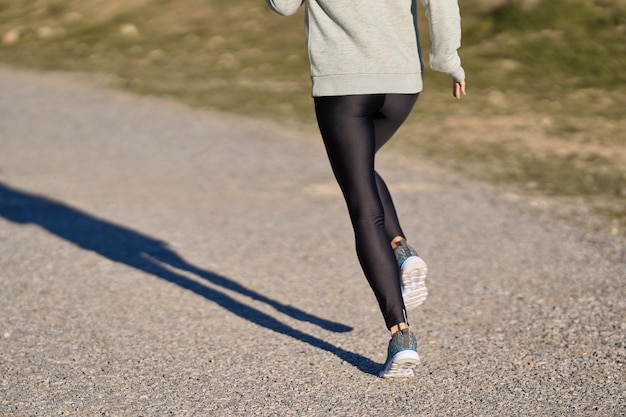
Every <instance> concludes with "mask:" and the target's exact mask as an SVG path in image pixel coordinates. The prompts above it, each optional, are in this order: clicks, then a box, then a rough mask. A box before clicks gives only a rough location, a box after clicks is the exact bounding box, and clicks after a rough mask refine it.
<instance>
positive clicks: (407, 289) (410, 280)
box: [400, 256, 428, 310]
mask: <svg viewBox="0 0 626 417" xmlns="http://www.w3.org/2000/svg"><path fill="white" fill-rule="evenodd" d="M400 273H401V276H402V298H403V299H404V306H405V307H406V309H407V310H412V309H414V308H415V307H417V306H419V305H421V304H422V303H423V302H424V301H426V298H427V297H428V290H427V289H426V275H427V274H428V267H427V266H426V262H424V260H423V259H422V258H420V257H419V256H410V257H409V258H407V260H406V261H404V263H403V264H402V266H401V267H400Z"/></svg>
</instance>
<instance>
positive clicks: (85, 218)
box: [0, 182, 379, 374]
mask: <svg viewBox="0 0 626 417" xmlns="http://www.w3.org/2000/svg"><path fill="white" fill-rule="evenodd" d="M0 216H1V217H3V218H5V219H6V220H8V221H11V222H13V223H17V224H35V225H38V226H40V227H41V228H43V229H45V230H47V231H48V232H50V233H52V234H53V235H55V236H58V237H60V238H62V239H65V240H67V241H68V242H71V243H73V244H74V245H76V246H78V247H80V248H82V249H86V250H90V251H93V252H95V253H98V254H100V255H101V256H103V257H105V258H107V259H110V260H112V261H115V262H119V263H122V264H125V265H128V266H131V267H133V268H136V269H138V270H140V271H143V272H145V273H147V274H151V275H153V276H155V277H158V278H161V279H164V280H166V281H169V282H171V283H174V284H176V285H179V286H180V287H182V288H184V289H186V290H189V291H193V292H194V293H196V294H198V295H201V296H203V297H205V298H206V299H208V300H210V301H213V302H215V303H217V304H219V305H220V306H221V307H223V308H224V309H226V310H228V311H230V312H231V313H233V314H236V315H237V316H239V317H241V318H243V319H246V320H248V321H250V322H252V323H255V324H256V325H258V326H261V327H264V328H266V329H269V330H272V331H274V332H277V333H280V334H283V335H286V336H289V337H292V338H294V339H296V340H299V341H301V342H304V343H308V344H309V345H311V346H314V347H316V348H319V349H322V350H324V351H327V352H330V353H332V354H334V355H336V356H337V357H339V358H340V359H342V360H344V361H346V362H347V363H349V364H351V365H353V366H355V367H356V368H358V369H359V370H361V371H363V372H365V373H369V374H375V373H376V371H377V370H378V367H379V365H378V364H377V363H375V362H373V361H371V360H370V359H368V358H365V357H363V356H361V355H359V354H356V353H353V352H349V351H347V350H344V349H341V348H339V347H336V346H334V345H332V344H330V343H328V342H326V341H324V340H322V339H319V338H317V337H314V336H311V335H309V334H306V333H304V332H302V331H300V330H297V329H294V328H292V327H290V326H288V325H286V324H284V323H281V322H280V321H279V320H277V319H275V318H274V317H272V316H270V315H268V314H266V313H263V312H262V311H259V310H257V309H255V308H253V307H250V306H248V305H245V304H243V303H241V302H239V301H237V300H235V299H233V298H232V297H230V296H228V295H227V294H225V293H223V292H220V291H217V290H215V289H212V288H209V287H206V286H204V285H202V284H201V283H200V282H197V281H194V280H191V279H189V278H187V277H185V276H184V275H182V274H180V273H177V272H176V271H174V269H176V270H179V271H184V272H188V273H192V274H195V275H197V276H198V277H201V278H202V279H204V280H206V281H208V282H210V283H212V284H214V285H217V286H220V287H222V288H225V289H228V290H230V291H234V292H237V293H239V294H242V295H245V296H247V297H250V298H251V299H253V300H256V301H260V302H263V303H266V304H268V305H270V306H272V307H273V308H274V309H276V310H277V311H279V312H281V313H283V314H286V315H288V316H290V317H293V318H294V319H297V320H301V321H305V322H310V323H313V324H315V325H317V326H320V327H321V328H323V329H326V330H329V331H333V332H348V331H350V330H352V328H351V327H348V326H346V325H343V324H340V323H336V322H332V321H329V320H325V319H322V318H319V317H317V316H314V315H312V314H309V313H307V312H304V311H302V310H300V309H298V308H296V307H293V306H288V305H284V304H282V303H280V302H278V301H276V300H273V299H271V298H269V297H267V296H265V295H262V294H259V293H258V292H255V291H252V290H250V289H248V288H246V287H244V286H242V285H241V284H239V283H237V282H236V281H233V280H232V279H229V278H226V277H223V276H220V275H218V274H215V273H213V272H210V271H206V270H203V269H201V268H198V267H196V266H194V265H192V264H190V263H188V262H187V261H186V260H185V259H183V258H182V257H181V256H180V255H178V254H177V253H176V252H175V251H173V250H172V249H170V248H169V247H168V246H167V244H166V243H165V242H163V241H160V240H157V239H154V238H152V237H150V236H146V235H144V234H141V233H139V232H137V231H134V230H131V229H129V228H126V227H123V226H119V225H116V224H113V223H111V222H108V221H106V220H102V219H99V218H97V217H94V216H92V215H89V214H87V213H84V212H82V211H80V210H77V209H75V208H72V207H70V206H68V205H66V204H63V203H61V202H58V201H54V200H52V199H50V198H46V197H43V196H39V195H35V194H30V193H27V192H24V191H21V190H17V189H14V188H11V187H9V186H8V185H6V184H3V183H2V182H0Z"/></svg>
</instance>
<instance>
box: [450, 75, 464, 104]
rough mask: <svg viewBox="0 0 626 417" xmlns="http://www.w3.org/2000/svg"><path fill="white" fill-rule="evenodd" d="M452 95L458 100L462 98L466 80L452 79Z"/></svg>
mask: <svg viewBox="0 0 626 417" xmlns="http://www.w3.org/2000/svg"><path fill="white" fill-rule="evenodd" d="M452 95H453V96H454V98H456V99H457V100H460V99H461V96H462V95H463V96H464V95H465V80H463V81H454V80H452Z"/></svg>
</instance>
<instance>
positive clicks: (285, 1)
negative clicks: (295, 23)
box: [265, 0, 304, 16]
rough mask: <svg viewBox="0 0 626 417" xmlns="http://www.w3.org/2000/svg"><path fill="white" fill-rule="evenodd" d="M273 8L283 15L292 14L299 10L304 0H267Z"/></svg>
mask: <svg viewBox="0 0 626 417" xmlns="http://www.w3.org/2000/svg"><path fill="white" fill-rule="evenodd" d="M265 1H266V2H267V5H268V6H270V8H271V9H272V10H274V11H275V12H276V13H278V14H280V15H283V16H290V15H292V14H294V13H296V12H297V11H298V9H299V8H300V6H301V5H302V3H304V0H265Z"/></svg>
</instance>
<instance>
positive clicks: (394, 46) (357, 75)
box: [266, 0, 465, 97]
mask: <svg viewBox="0 0 626 417" xmlns="http://www.w3.org/2000/svg"><path fill="white" fill-rule="evenodd" d="M266 1H267V4H268V5H269V6H270V7H271V8H272V9H273V10H274V11H276V12H277V13H279V14H281V15H284V16H288V15H292V14H294V13H296V11H298V9H299V8H300V6H301V5H302V4H303V3H305V5H306V14H305V33H306V39H307V44H308V50H309V60H310V63H311V80H312V83H313V89H312V95H313V96H314V97H320V96H338V95H352V94H384V93H400V94H402V93H417V92H420V91H421V90H422V69H423V65H422V62H421V56H420V47H419V36H418V30H417V4H416V1H417V0H306V1H304V0H266ZM421 1H422V4H423V5H424V7H425V8H426V16H427V17H428V21H429V26H430V27H429V28H430V37H431V41H432V51H431V53H430V59H429V63H430V67H431V68H432V69H433V70H435V71H439V72H443V73H445V74H448V75H450V76H452V77H453V78H454V79H455V80H456V81H462V80H464V79H465V72H464V71H463V67H462V66H461V59H460V58H459V55H458V53H457V49H458V48H459V47H460V46H461V18H460V14H459V6H458V0H421Z"/></svg>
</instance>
